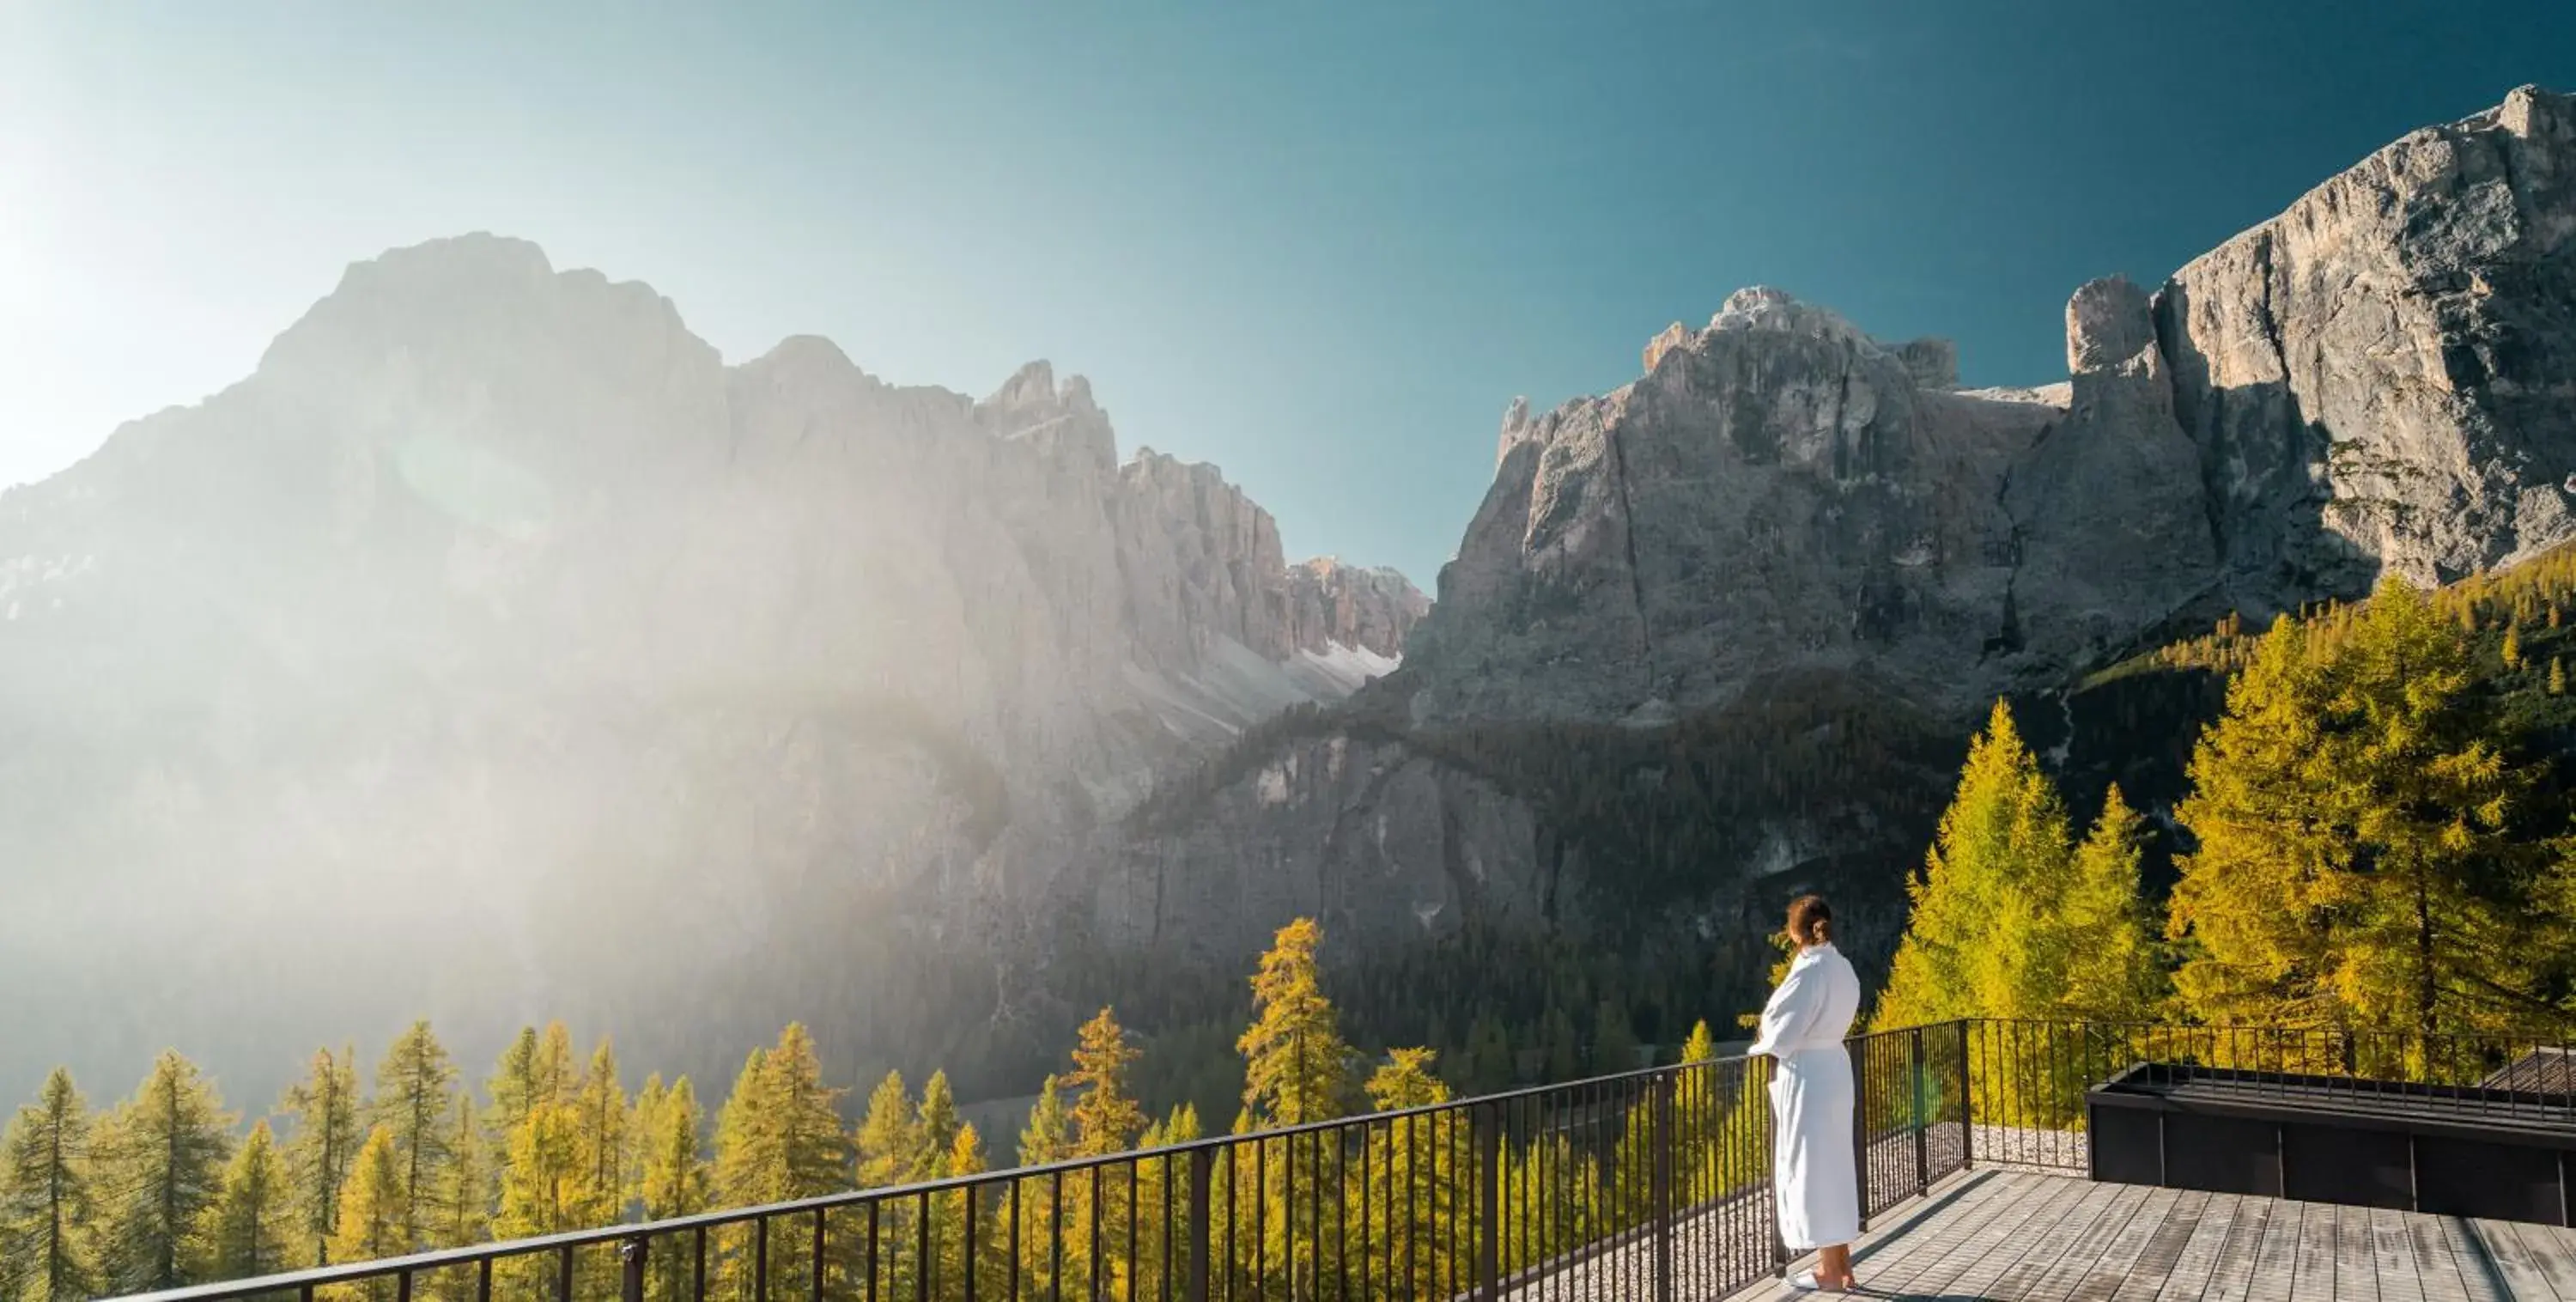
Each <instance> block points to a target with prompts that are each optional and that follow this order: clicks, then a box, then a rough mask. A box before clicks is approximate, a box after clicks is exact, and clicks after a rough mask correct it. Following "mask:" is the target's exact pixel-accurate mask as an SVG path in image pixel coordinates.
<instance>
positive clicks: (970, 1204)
mask: <svg viewBox="0 0 2576 1302" xmlns="http://www.w3.org/2000/svg"><path fill="white" fill-rule="evenodd" d="M977 1188H978V1186H975V1185H971V1184H970V1185H968V1186H966V1208H965V1216H966V1223H965V1224H963V1225H961V1226H959V1227H958V1235H957V1240H958V1242H960V1243H962V1244H964V1245H966V1250H965V1252H964V1253H962V1254H961V1255H962V1256H963V1257H964V1259H965V1260H964V1263H963V1264H962V1265H961V1266H960V1267H959V1270H960V1271H961V1272H962V1273H961V1274H959V1276H958V1279H957V1282H958V1285H959V1287H960V1289H961V1290H962V1291H961V1292H960V1293H959V1294H958V1296H960V1297H962V1298H964V1299H966V1302H975V1258H976V1257H977V1255H979V1254H978V1253H977V1252H976V1251H975V1249H976V1247H977V1246H978V1245H977V1244H976V1242H975V1233H976V1227H977V1226H978V1225H980V1224H981V1223H982V1222H980V1221H979V1220H977V1219H976V1216H975V1193H976V1190H977ZM1131 1255H1132V1254H1131ZM1135 1277H1136V1274H1135V1267H1134V1263H1132V1262H1131V1263H1129V1266H1128V1273H1127V1278H1128V1280H1129V1283H1128V1285H1127V1292H1128V1298H1129V1302H1134V1297H1135V1292H1136V1285H1135V1283H1134V1280H1135Z"/></svg>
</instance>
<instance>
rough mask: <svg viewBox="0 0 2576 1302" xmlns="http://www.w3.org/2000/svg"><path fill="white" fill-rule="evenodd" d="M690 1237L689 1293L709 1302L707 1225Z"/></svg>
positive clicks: (487, 1294) (695, 1299)
mask: <svg viewBox="0 0 2576 1302" xmlns="http://www.w3.org/2000/svg"><path fill="white" fill-rule="evenodd" d="M689 1238H690V1240H691V1243H690V1249H689V1254H690V1258H691V1260H690V1262H689V1294H690V1296H691V1298H692V1299H693V1302H707V1227H705V1226H703V1225H701V1226H699V1227H698V1228H697V1232H696V1233H694V1234H691V1235H690V1236H689ZM484 1264H485V1265H487V1266H488V1265H490V1264H491V1263H489V1262H486V1263H484ZM484 1278H485V1281H486V1282H487V1283H488V1282H489V1281H490V1278H491V1272H490V1271H488V1270H487V1271H485V1272H484ZM484 1296H485V1298H486V1299H489V1298H490V1296H491V1290H490V1289H485V1290H484Z"/></svg>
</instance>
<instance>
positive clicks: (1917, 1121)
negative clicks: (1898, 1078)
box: [1905, 1026, 1932, 1198]
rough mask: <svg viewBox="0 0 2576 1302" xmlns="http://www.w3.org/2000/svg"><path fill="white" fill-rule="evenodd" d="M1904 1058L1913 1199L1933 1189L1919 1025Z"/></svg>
mask: <svg viewBox="0 0 2576 1302" xmlns="http://www.w3.org/2000/svg"><path fill="white" fill-rule="evenodd" d="M1906 1057H1907V1059H1908V1060H1909V1061H1908V1063H1907V1067H1906V1072H1905V1084H1906V1089H1907V1092H1908V1094H1909V1096H1910V1097H1911V1098H1912V1100H1913V1112H1914V1196H1915V1197H1917V1198H1920V1197H1922V1196H1923V1195H1924V1194H1926V1193H1928V1192H1930V1191H1931V1189H1932V1141H1931V1140H1930V1138H1929V1136H1930V1135H1931V1133H1932V1120H1931V1118H1929V1117H1926V1116H1925V1115H1923V1114H1924V1113H1925V1112H1926V1111H1928V1110H1929V1109H1928V1108H1927V1106H1926V1104H1927V1101H1928V1099H1929V1097H1930V1095H1931V1093H1932V1091H1931V1090H1930V1089H1929V1088H1928V1087H1927V1083H1926V1082H1925V1081H1924V1079H1923V1028H1922V1027H1920V1026H1918V1027H1915V1028H1914V1029H1913V1031H1912V1032H1910V1033H1909V1036H1908V1041H1907V1045H1906Z"/></svg>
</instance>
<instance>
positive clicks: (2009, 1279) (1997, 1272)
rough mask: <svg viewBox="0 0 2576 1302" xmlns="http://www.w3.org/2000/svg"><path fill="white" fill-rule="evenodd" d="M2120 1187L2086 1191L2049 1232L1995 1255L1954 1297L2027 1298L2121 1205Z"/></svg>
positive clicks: (1964, 1280)
mask: <svg viewBox="0 0 2576 1302" xmlns="http://www.w3.org/2000/svg"><path fill="white" fill-rule="evenodd" d="M2119 1191H2120V1186H2118V1185H2108V1184H2097V1185H2093V1186H2091V1187H2090V1188H2088V1189H2086V1190H2085V1193H2084V1196H2083V1197H2082V1198H2080V1199H2077V1200H2076V1203H2075V1206H2074V1207H2073V1208H2072V1209H2070V1210H2069V1211H2068V1212H2067V1213H2066V1215H2065V1216H2064V1217H2062V1218H2060V1219H2059V1221H2058V1222H2057V1223H2056V1224H2055V1225H2052V1226H2050V1227H2049V1228H2048V1232H2047V1233H2045V1234H2043V1235H2041V1236H2039V1237H2038V1238H2035V1239H2030V1240H2027V1241H2025V1242H2023V1243H2021V1244H2019V1245H2017V1246H2016V1247H2015V1249H2014V1250H2013V1251H2011V1252H2009V1253H2004V1254H1996V1255H1994V1256H1992V1257H1990V1258H1989V1259H1988V1260H1986V1261H1981V1262H1979V1263H1977V1265H1976V1267H1975V1268H1974V1269H1972V1270H1970V1271H1969V1272H1968V1273H1967V1274H1966V1275H1964V1276H1962V1277H1961V1278H1960V1279H1959V1280H1957V1281H1956V1282H1954V1283H1953V1284H1952V1285H1951V1286H1950V1291H1951V1292H1953V1293H1965V1294H1969V1295H1972V1296H1973V1295H1975V1294H1976V1293H1977V1292H1979V1291H1980V1290H1986V1291H1991V1292H1994V1293H2000V1294H2002V1295H2004V1296H2006V1297H2015V1298H2018V1297H2023V1296H2026V1295H2027V1294H2028V1293H2029V1291H2030V1288H2031V1286H2032V1285H2034V1284H2036V1283H2038V1282H2039V1278H2040V1276H2042V1275H2044V1274H2046V1273H2047V1272H2048V1268H2049V1267H2050V1266H2052V1265H2054V1264H2055V1263H2056V1262H2057V1261H2058V1259H2060V1258H2062V1257H2064V1256H2065V1255H2066V1254H2067V1253H2068V1252H2070V1251H2072V1250H2073V1249H2074V1247H2075V1245H2076V1243H2077V1242H2078V1241H2079V1240H2081V1239H2083V1238H2084V1236H2085V1235H2087V1234H2088V1233H2090V1232H2091V1231H2092V1229H2093V1226H2094V1225H2095V1223H2097V1222H2099V1221H2100V1220H2101V1219H2102V1217H2103V1216H2104V1214H2106V1213H2108V1212H2109V1211H2111V1209H2112V1208H2113V1206H2114V1205H2115V1204H2116V1203H2117V1202H2118V1201H2119Z"/></svg>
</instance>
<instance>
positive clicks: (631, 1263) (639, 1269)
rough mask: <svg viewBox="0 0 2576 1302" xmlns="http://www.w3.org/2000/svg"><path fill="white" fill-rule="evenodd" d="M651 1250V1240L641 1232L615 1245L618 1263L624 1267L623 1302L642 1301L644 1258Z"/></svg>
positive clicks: (621, 1293) (620, 1294)
mask: <svg viewBox="0 0 2576 1302" xmlns="http://www.w3.org/2000/svg"><path fill="white" fill-rule="evenodd" d="M652 1251H653V1241H652V1240H651V1239H648V1238H646V1237H644V1236H643V1235H641V1234H638V1235H636V1236H635V1237H634V1238H631V1239H628V1240H627V1241H625V1242H624V1243H621V1244H618V1245H617V1260H618V1264H620V1265H622V1266H624V1267H625V1268H626V1279H625V1283H624V1286H623V1291H622V1292H620V1293H619V1296H620V1297H621V1298H623V1299H624V1302H644V1259H645V1257H646V1256H647V1255H648V1254H650V1253H651V1252H652Z"/></svg>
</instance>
